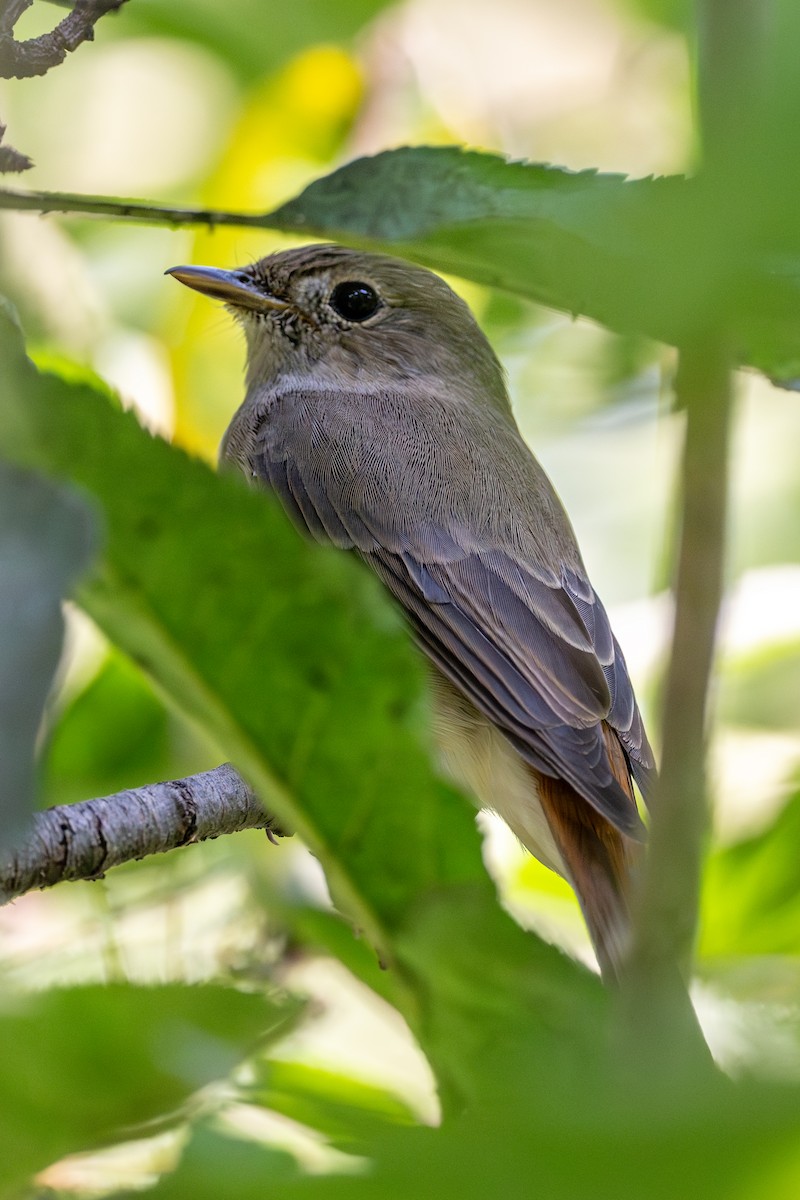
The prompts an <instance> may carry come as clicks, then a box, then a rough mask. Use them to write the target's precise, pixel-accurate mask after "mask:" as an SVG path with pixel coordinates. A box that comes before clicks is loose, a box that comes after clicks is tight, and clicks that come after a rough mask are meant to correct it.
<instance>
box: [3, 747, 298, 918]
mask: <svg viewBox="0 0 800 1200" xmlns="http://www.w3.org/2000/svg"><path fill="white" fill-rule="evenodd" d="M242 829H266V831H267V836H268V837H269V838H270V840H274V839H275V838H276V837H286V836H289V835H288V834H286V833H284V832H283V831H281V830H280V829H278V828H277V825H276V823H275V819H274V818H273V817H272V816H270V814H269V813H267V812H265V811H264V809H263V807H262V805H261V803H260V802H259V800H258V799H257V798H256V797H255V796H254V795H253V792H252V791H251V790H250V788H249V787H248V785H247V784H246V783H245V782H244V780H243V779H242V777H241V776H240V775H239V774H238V773H237V772H236V771H235V770H234V768H233V767H232V766H231V765H230V764H229V763H224V764H223V765H222V766H220V767H215V768H214V770H213V771H206V772H204V773H203V774H200V775H190V776H189V777H188V778H186V779H177V780H173V781H172V782H170V783H156V784H152V785H150V786H148V787H142V788H135V789H133V790H131V791H126V792H118V793H117V794H116V795H114V796H104V797H103V798H102V799H98V800H85V801H83V802H82V803H80V804H65V805H61V806H60V807H58V808H50V809H47V810H46V811H45V812H41V813H37V814H36V815H35V816H34V818H33V822H32V825H31V827H30V829H29V831H28V833H27V836H25V837H24V840H23V841H22V844H17V845H16V846H14V847H11V848H5V849H2V850H0V904H5V903H7V902H8V901H9V900H13V899H14V898H15V897H16V896H21V895H23V894H24V893H25V892H28V891H31V890H32V889H33V888H45V887H51V886H52V885H53V884H56V883H61V882H63V881H66V880H75V879H98V878H100V877H101V876H102V875H103V874H104V873H105V872H106V871H107V870H109V868H111V867H116V866H119V865H120V864H121V863H124V862H130V861H131V860H133V859H139V858H145V857H146V856H147V855H150V854H161V853H163V852H164V851H167V850H174V849H176V848H177V847H179V846H186V845H188V844H189V843H192V842H202V841H205V840H206V839H207V838H215V837H219V836H220V835H221V834H226V833H238V832H239V831H240V830H242Z"/></svg>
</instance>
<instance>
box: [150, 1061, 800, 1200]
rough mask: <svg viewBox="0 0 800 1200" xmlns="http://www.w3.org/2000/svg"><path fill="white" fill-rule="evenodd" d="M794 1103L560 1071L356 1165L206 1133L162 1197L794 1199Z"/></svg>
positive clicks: (758, 1093) (796, 1097) (771, 1093)
mask: <svg viewBox="0 0 800 1200" xmlns="http://www.w3.org/2000/svg"><path fill="white" fill-rule="evenodd" d="M798 1104H800V1094H798V1091H797V1089H796V1088H785V1089H779V1088H767V1087H761V1086H757V1085H754V1084H750V1083H745V1084H742V1085H738V1086H734V1085H732V1084H730V1083H729V1082H728V1081H727V1080H719V1079H717V1080H715V1081H711V1080H706V1081H705V1083H704V1084H703V1085H698V1084H697V1083H694V1084H693V1085H692V1086H691V1087H690V1088H686V1089H683V1088H682V1089H680V1090H678V1091H669V1090H667V1091H666V1092H665V1091H664V1090H663V1089H662V1088H660V1085H659V1083H658V1082H657V1081H655V1080H651V1081H649V1082H644V1081H643V1082H641V1083H640V1085H639V1086H620V1085H619V1083H618V1082H617V1083H616V1084H615V1083H614V1082H613V1079H608V1080H606V1081H604V1082H603V1083H602V1084H601V1083H600V1082H599V1081H598V1080H597V1079H596V1078H593V1077H592V1075H591V1073H587V1074H586V1075H584V1076H583V1077H580V1076H578V1077H576V1078H575V1079H573V1080H572V1081H571V1083H570V1084H569V1085H568V1086H564V1082H563V1076H562V1077H561V1078H559V1077H556V1078H555V1079H554V1080H553V1081H552V1085H551V1086H550V1087H549V1088H543V1089H541V1090H540V1091H539V1092H538V1093H534V1094H532V1095H531V1096H530V1097H529V1100H528V1103H527V1104H522V1103H520V1101H519V1096H518V1094H517V1093H516V1092H514V1093H513V1099H512V1100H511V1101H507V1102H505V1103H502V1102H498V1103H497V1104H494V1105H492V1106H484V1107H479V1108H477V1109H473V1110H472V1111H470V1112H468V1113H466V1114H465V1115H463V1116H461V1117H458V1118H456V1119H454V1120H451V1121H449V1122H448V1123H446V1124H445V1125H444V1126H443V1127H442V1128H440V1129H428V1128H415V1129H404V1128H397V1127H395V1128H391V1127H388V1128H386V1129H384V1130H383V1132H382V1133H381V1134H379V1135H377V1136H376V1137H375V1138H374V1140H373V1144H372V1154H371V1156H370V1159H369V1161H367V1162H366V1163H358V1162H357V1161H356V1162H354V1164H353V1172H352V1173H350V1174H343V1173H341V1174H335V1175H334V1174H333V1173H328V1174H327V1175H324V1176H319V1175H317V1176H306V1177H304V1178H296V1177H293V1176H292V1175H291V1173H289V1172H288V1171H285V1172H284V1173H281V1169H280V1168H281V1164H280V1162H278V1163H277V1164H276V1162H275V1159H274V1157H273V1155H274V1152H273V1151H270V1150H267V1149H262V1148H259V1147H256V1146H254V1145H253V1144H252V1143H250V1144H248V1143H244V1142H237V1141H234V1140H233V1139H230V1138H229V1139H227V1140H223V1139H222V1138H221V1137H216V1138H214V1139H213V1141H211V1140H210V1139H209V1136H208V1135H205V1137H204V1138H203V1140H202V1141H201V1142H199V1143H198V1145H196V1146H195V1145H194V1143H192V1144H191V1145H190V1147H189V1151H188V1153H187V1156H186V1158H185V1160H184V1162H183V1163H181V1165H180V1167H179V1168H178V1171H177V1172H176V1173H175V1174H174V1175H173V1176H170V1177H166V1178H164V1179H162V1180H161V1182H160V1184H159V1186H158V1187H157V1188H156V1189H155V1191H154V1192H153V1196H154V1198H157V1200H165V1198H166V1197H176V1198H177V1197H184V1196H189V1195H191V1196H193V1197H194V1196H199V1197H205V1196H211V1195H212V1194H213V1193H212V1191H211V1187H214V1186H216V1187H218V1188H220V1189H222V1190H224V1191H225V1192H226V1194H231V1195H233V1196H236V1198H237V1200H249V1198H250V1197H251V1196H252V1197H254V1198H255V1197H257V1196H259V1195H262V1196H263V1195H264V1194H265V1193H267V1194H268V1195H269V1196H270V1200H301V1198H302V1200H409V1197H414V1198H415V1200H488V1198H489V1197H503V1200H531V1197H534V1198H538V1197H542V1198H543V1200H545V1198H546V1200H675V1198H676V1197H679V1196H687V1197H689V1196H691V1197H695V1196H702V1197H704V1198H705V1200H734V1198H735V1200H765V1198H766V1197H769V1200H792V1198H793V1197H794V1196H795V1195H796V1194H797V1187H798V1183H799V1182H800V1155H798V1149H797V1147H798V1132H799V1131H800V1120H799V1119H798ZM200 1164H202V1165H203V1166H204V1167H205V1171H206V1172H207V1178H208V1180H209V1182H210V1187H209V1186H208V1185H207V1184H206V1183H205V1182H204V1176H203V1170H202V1169H201V1166H200ZM226 1179H227V1180H230V1181H232V1182H231V1183H230V1186H228V1187H226V1186H225V1185H224V1184H223V1181H224V1180H226ZM259 1189H260V1190H259ZM216 1194H217V1195H219V1194H220V1192H219V1191H218V1192H217V1193H216Z"/></svg>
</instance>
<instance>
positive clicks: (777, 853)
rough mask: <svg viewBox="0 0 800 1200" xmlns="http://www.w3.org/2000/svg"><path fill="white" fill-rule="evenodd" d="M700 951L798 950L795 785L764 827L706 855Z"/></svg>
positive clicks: (799, 795) (799, 845)
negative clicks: (707, 859) (743, 839)
mask: <svg viewBox="0 0 800 1200" xmlns="http://www.w3.org/2000/svg"><path fill="white" fill-rule="evenodd" d="M702 912H703V919H702V925H701V929H702V935H701V945H700V948H701V953H702V954H703V955H705V956H708V957H714V956H720V955H731V954H738V955H742V954H761V955H764V954H800V791H795V794H794V795H793V796H792V798H791V799H790V800H789V801H788V803H787V804H786V805H785V807H784V808H783V809H782V811H781V812H780V814H779V815H778V817H777V819H776V820H775V821H774V823H773V824H772V825H770V826H769V828H767V829H766V830H765V831H764V832H763V833H761V834H759V835H757V836H756V837H752V838H748V839H746V840H745V841H741V842H738V843H737V844H736V845H734V846H729V847H727V848H725V849H723V850H720V851H718V852H717V853H716V854H714V855H712V857H711V858H710V859H709V862H708V867H707V870H706V875H705V880H704V889H703V908H702Z"/></svg>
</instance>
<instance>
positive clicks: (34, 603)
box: [0, 379, 95, 839]
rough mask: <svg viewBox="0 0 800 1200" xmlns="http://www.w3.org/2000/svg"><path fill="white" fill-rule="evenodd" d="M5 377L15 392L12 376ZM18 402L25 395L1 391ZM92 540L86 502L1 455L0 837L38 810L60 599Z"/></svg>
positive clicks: (86, 556)
mask: <svg viewBox="0 0 800 1200" xmlns="http://www.w3.org/2000/svg"><path fill="white" fill-rule="evenodd" d="M4 382H5V385H6V388H7V389H13V380H8V379H6V380H5V381H4ZM15 402H19V403H24V397H17V396H15V397H14V398H13V399H12V398H11V396H9V395H8V394H6V396H4V403H8V404H11V405H13V404H14V403H15ZM94 542H95V531H94V521H93V516H92V513H91V512H90V511H89V508H88V507H87V505H86V504H85V503H84V501H83V500H81V499H80V498H79V497H77V496H75V495H74V494H73V493H71V492H69V491H67V490H66V489H65V488H63V487H55V486H54V485H53V484H52V483H50V482H49V481H48V480H46V479H42V478H40V477H39V476H38V475H34V474H31V473H30V472H28V471H21V470H19V469H17V468H15V467H11V466H9V465H8V464H7V463H5V462H3V461H2V460H0V764H2V779H3V785H2V796H0V814H1V816H0V839H2V838H7V837H13V836H14V835H15V834H16V833H18V832H19V831H20V830H21V829H22V827H23V825H24V821H25V818H26V816H27V815H28V814H29V813H30V811H31V808H32V807H33V797H34V752H35V745H36V738H37V735H38V731H39V726H40V724H41V720H42V713H43V710H44V705H45V701H46V699H47V695H48V692H49V691H50V687H51V684H52V681H53V673H54V671H55V669H56V666H57V665H58V660H59V657H60V654H61V642H62V638H63V632H64V621H63V617H62V615H61V600H62V597H63V596H64V595H65V594H66V593H67V591H68V590H69V588H70V587H71V586H72V584H73V582H74V581H75V579H76V577H77V576H78V574H79V573H80V572H81V571H83V570H84V569H85V568H86V567H87V566H88V563H89V558H90V554H91V551H92V549H93V546H94Z"/></svg>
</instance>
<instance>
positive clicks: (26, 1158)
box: [0, 984, 299, 1186]
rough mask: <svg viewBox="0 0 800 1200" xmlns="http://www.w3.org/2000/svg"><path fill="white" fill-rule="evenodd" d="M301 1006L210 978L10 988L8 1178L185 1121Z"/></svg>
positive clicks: (5, 1041) (3, 1110)
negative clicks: (203, 1095)
mask: <svg viewBox="0 0 800 1200" xmlns="http://www.w3.org/2000/svg"><path fill="white" fill-rule="evenodd" d="M298 1011H299V1010H298V1006H297V1004H296V1003H295V1004H288V1003H287V1004H278V1003H276V1002H274V1001H272V1000H268V999H267V998H266V997H264V996H263V995H245V994H244V993H242V992H237V991H234V990H233V989H232V988H226V987H218V986H210V985H206V986H202V987H200V986H196V987H179V986H169V987H152V988H151V987H135V986H133V985H131V984H113V985H109V986H106V987H76V988H68V989H64V990H61V989H53V990H50V991H48V992H40V993H36V994H30V993H27V994H24V995H14V994H12V993H10V992H8V990H5V991H4V993H3V996H2V999H1V1000H0V1044H2V1047H3V1051H2V1054H0V1186H2V1185H6V1186H7V1185H8V1184H10V1183H12V1182H16V1181H20V1180H22V1179H24V1178H25V1177H26V1176H27V1175H29V1174H30V1173H31V1172H33V1171H36V1170H40V1169H41V1168H43V1167H45V1166H47V1165H48V1164H49V1163H50V1162H52V1161H53V1160H54V1159H56V1158H58V1157H60V1156H61V1155H63V1154H66V1153H68V1152H70V1151H76V1150H80V1149H85V1148H87V1147H89V1146H97V1145H99V1144H101V1143H102V1142H104V1141H106V1140H108V1139H109V1138H110V1137H111V1136H112V1135H113V1134H117V1135H119V1134H120V1131H121V1129H122V1127H123V1126H125V1127H130V1126H132V1125H141V1124H143V1123H144V1122H147V1121H152V1120H154V1119H155V1118H157V1117H163V1116H165V1115H169V1116H170V1117H171V1119H173V1120H174V1119H175V1117H174V1109H175V1108H176V1107H177V1106H178V1105H180V1104H183V1103H184V1102H185V1101H186V1100H187V1098H188V1097H189V1096H190V1095H191V1094H192V1093H193V1092H195V1091H196V1090H197V1089H198V1088H201V1087H203V1086H204V1085H205V1084H207V1083H209V1082H211V1081H212V1080H215V1079H223V1078H225V1076H226V1075H227V1074H228V1072H229V1071H231V1070H232V1069H233V1067H234V1066H236V1064H237V1063H239V1062H240V1061H241V1060H242V1059H243V1058H244V1057H245V1056H246V1055H247V1054H249V1053H250V1052H252V1050H253V1048H254V1044H255V1043H256V1041H258V1040H261V1039H262V1038H263V1036H264V1032H265V1031H266V1030H268V1031H269V1036H270V1037H271V1038H275V1037H278V1036H283V1035H284V1034H285V1033H287V1032H288V1030H289V1029H290V1027H291V1024H292V1022H293V1021H294V1019H295V1018H296V1017H297V1015H298ZM128 1132H130V1131H129V1130H128Z"/></svg>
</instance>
